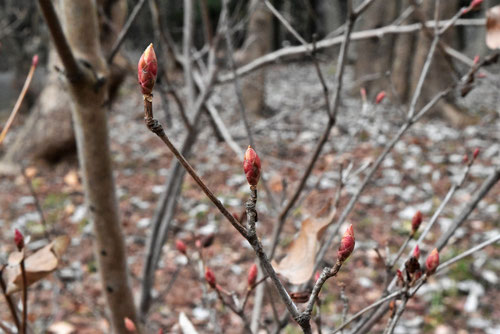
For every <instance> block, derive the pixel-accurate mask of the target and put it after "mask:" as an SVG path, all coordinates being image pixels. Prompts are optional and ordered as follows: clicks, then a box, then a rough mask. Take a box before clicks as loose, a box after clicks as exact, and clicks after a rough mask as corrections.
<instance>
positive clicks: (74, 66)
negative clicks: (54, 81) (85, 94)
mask: <svg viewBox="0 0 500 334" xmlns="http://www.w3.org/2000/svg"><path fill="white" fill-rule="evenodd" d="M38 3H39V4H40V8H41V9H42V13H43V16H44V17H45V22H47V26H48V27H49V30H50V36H51V37H52V40H53V41H54V45H55V47H56V49H57V53H58V54H59V58H60V59H61V62H62V63H63V65H64V70H65V74H66V77H67V78H68V80H69V81H70V82H76V81H78V80H81V78H82V74H83V73H82V71H81V69H80V67H79V66H78V63H77V62H76V59H75V57H74V55H73V52H72V51H71V48H70V46H69V43H68V40H67V39H66V36H65V35H64V32H63V29H62V26H61V22H60V20H59V18H58V17H57V13H56V11H55V9H54V5H53V4H52V1H51V0H38Z"/></svg>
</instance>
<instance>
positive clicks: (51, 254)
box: [5, 236, 69, 294]
mask: <svg viewBox="0 0 500 334" xmlns="http://www.w3.org/2000/svg"><path fill="white" fill-rule="evenodd" d="M68 245H69V237H68V236H60V237H57V238H56V239H54V240H53V241H52V242H51V243H50V244H48V245H47V246H45V247H43V248H41V249H39V250H37V251H36V252H35V253H33V254H31V255H30V256H28V257H26V258H25V261H24V266H25V270H26V279H27V281H28V286H30V285H31V284H33V283H35V282H37V281H39V280H40V279H42V278H44V277H45V276H47V275H48V274H50V273H51V272H53V271H54V270H56V268H57V265H58V263H59V259H60V257H61V256H62V255H63V254H64V252H65V251H66V248H68ZM17 253H19V252H17ZM13 256H14V258H13V259H12V263H11V258H12V257H13ZM18 258H19V256H18V255H14V253H13V254H11V256H10V257H9V265H8V266H7V268H6V270H5V271H6V275H7V294H11V293H13V292H16V291H20V290H21V289H22V286H23V280H22V275H21V269H20V268H19V265H18V264H17V265H15V263H16V261H15V260H16V259H18Z"/></svg>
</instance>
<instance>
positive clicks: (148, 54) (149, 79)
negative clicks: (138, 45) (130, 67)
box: [137, 43, 158, 96]
mask: <svg viewBox="0 0 500 334" xmlns="http://www.w3.org/2000/svg"><path fill="white" fill-rule="evenodd" d="M157 72H158V62H157V60H156V54H155V50H154V49H153V43H151V44H149V46H148V47H147V48H146V50H145V51H144V53H143V54H142V56H141V59H139V64H138V65H137V78H138V79H139V85H141V91H142V94H143V95H145V96H149V95H151V94H152V93H153V88H154V86H155V82H156V73H157Z"/></svg>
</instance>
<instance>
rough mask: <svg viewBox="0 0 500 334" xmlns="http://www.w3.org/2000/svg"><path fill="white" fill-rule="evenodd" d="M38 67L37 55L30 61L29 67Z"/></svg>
mask: <svg viewBox="0 0 500 334" xmlns="http://www.w3.org/2000/svg"><path fill="white" fill-rule="evenodd" d="M37 65H38V55H34V56H33V59H32V60H31V66H33V67H37Z"/></svg>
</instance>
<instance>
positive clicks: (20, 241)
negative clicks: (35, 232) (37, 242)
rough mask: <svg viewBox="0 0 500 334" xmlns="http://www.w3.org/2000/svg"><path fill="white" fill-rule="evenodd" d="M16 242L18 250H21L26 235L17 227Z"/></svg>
mask: <svg viewBox="0 0 500 334" xmlns="http://www.w3.org/2000/svg"><path fill="white" fill-rule="evenodd" d="M14 243H15V244H16V247H17V250H19V251H21V249H23V248H24V237H23V234H22V233H21V232H19V230H18V229H17V228H16V230H15V231H14Z"/></svg>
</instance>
